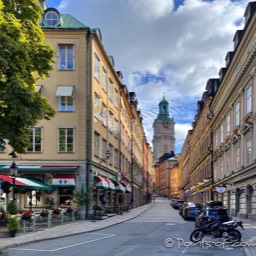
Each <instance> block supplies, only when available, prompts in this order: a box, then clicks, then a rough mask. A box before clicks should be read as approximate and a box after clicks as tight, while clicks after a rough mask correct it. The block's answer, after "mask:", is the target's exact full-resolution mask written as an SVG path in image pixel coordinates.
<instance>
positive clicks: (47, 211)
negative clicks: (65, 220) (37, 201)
mask: <svg viewBox="0 0 256 256" xmlns="http://www.w3.org/2000/svg"><path fill="white" fill-rule="evenodd" d="M48 214H49V210H47V209H42V210H41V212H40V216H42V217H44V218H45V217H47V216H48Z"/></svg>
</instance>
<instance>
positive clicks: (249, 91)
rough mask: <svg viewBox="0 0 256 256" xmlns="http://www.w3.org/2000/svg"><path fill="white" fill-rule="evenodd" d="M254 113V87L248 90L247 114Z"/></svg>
mask: <svg viewBox="0 0 256 256" xmlns="http://www.w3.org/2000/svg"><path fill="white" fill-rule="evenodd" d="M250 112H252V87H251V86H249V87H248V88H247V89H246V114H248V113H250Z"/></svg>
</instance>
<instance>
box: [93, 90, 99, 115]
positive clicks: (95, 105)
mask: <svg viewBox="0 0 256 256" xmlns="http://www.w3.org/2000/svg"><path fill="white" fill-rule="evenodd" d="M99 115H100V99H99V97H98V95H97V94H95V95H94V116H95V117H97V118H98V119H99Z"/></svg>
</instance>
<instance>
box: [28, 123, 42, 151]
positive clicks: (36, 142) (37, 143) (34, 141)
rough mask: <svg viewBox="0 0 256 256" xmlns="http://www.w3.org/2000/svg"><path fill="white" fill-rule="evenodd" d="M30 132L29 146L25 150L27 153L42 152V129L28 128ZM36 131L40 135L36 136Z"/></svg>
mask: <svg viewBox="0 0 256 256" xmlns="http://www.w3.org/2000/svg"><path fill="white" fill-rule="evenodd" d="M28 130H29V131H30V135H29V137H30V143H31V146H30V147H28V148H27V152H29V153H30V152H42V128H41V127H32V128H28ZM37 131H39V132H40V134H37Z"/></svg>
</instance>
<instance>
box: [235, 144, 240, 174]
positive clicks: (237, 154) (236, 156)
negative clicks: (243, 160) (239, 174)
mask: <svg viewBox="0 0 256 256" xmlns="http://www.w3.org/2000/svg"><path fill="white" fill-rule="evenodd" d="M235 161H236V162H235V167H236V170H239V168H240V148H239V147H236V148H235Z"/></svg>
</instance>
